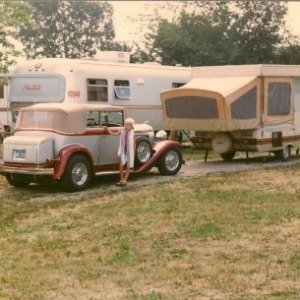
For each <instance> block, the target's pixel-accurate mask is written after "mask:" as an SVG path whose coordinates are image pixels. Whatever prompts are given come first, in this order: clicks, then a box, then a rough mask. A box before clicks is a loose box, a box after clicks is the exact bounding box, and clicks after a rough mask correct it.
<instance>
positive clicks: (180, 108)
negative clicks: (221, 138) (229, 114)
mask: <svg viewBox="0 0 300 300" xmlns="http://www.w3.org/2000/svg"><path fill="white" fill-rule="evenodd" d="M166 113H167V116H168V118H175V119H216V118H218V116H219V113H218V107H217V101H216V99H213V98H207V97H198V96H197V97H196V96H187V97H176V98H170V99H168V100H167V101H166Z"/></svg>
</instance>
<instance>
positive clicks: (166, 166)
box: [157, 147, 182, 175]
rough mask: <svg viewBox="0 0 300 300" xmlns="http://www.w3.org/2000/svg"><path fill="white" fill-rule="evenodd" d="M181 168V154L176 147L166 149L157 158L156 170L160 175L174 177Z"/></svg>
mask: <svg viewBox="0 0 300 300" xmlns="http://www.w3.org/2000/svg"><path fill="white" fill-rule="evenodd" d="M181 166H182V154H181V151H180V150H179V149H178V148H177V147H173V148H170V149H168V150H167V151H166V152H165V153H164V154H162V156H161V157H160V158H159V161H158V164H157V168H158V170H159V172H160V173H161V174H162V175H175V174H177V173H178V172H179V170H180V169H181Z"/></svg>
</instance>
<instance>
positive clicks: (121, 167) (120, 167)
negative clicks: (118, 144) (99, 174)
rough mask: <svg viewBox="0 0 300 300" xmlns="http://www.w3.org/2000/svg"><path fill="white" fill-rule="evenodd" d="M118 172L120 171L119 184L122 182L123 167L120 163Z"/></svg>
mask: <svg viewBox="0 0 300 300" xmlns="http://www.w3.org/2000/svg"><path fill="white" fill-rule="evenodd" d="M119 170H120V182H123V181H124V165H122V163H120V166H119Z"/></svg>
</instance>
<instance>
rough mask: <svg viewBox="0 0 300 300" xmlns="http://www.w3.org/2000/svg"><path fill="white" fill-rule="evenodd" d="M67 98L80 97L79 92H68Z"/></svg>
mask: <svg viewBox="0 0 300 300" xmlns="http://www.w3.org/2000/svg"><path fill="white" fill-rule="evenodd" d="M68 97H71V98H79V97H80V91H68Z"/></svg>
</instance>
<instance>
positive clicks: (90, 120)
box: [86, 111, 100, 127]
mask: <svg viewBox="0 0 300 300" xmlns="http://www.w3.org/2000/svg"><path fill="white" fill-rule="evenodd" d="M99 126H100V112H99V111H89V112H87V118H86V127H99Z"/></svg>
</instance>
